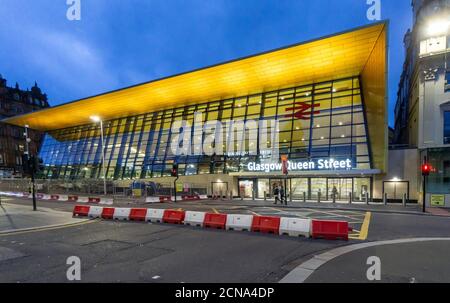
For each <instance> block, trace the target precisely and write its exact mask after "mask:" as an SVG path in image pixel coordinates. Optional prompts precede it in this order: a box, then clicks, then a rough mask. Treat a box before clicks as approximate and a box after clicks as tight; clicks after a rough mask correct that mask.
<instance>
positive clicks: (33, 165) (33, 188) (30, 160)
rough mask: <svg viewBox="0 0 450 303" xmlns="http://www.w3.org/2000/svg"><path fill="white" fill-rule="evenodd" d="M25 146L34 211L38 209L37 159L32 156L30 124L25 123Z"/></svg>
mask: <svg viewBox="0 0 450 303" xmlns="http://www.w3.org/2000/svg"><path fill="white" fill-rule="evenodd" d="M24 135H25V146H26V151H25V153H26V154H27V160H28V163H27V165H28V167H30V168H31V194H32V196H33V211H37V206H36V185H35V177H34V173H35V169H36V161H35V158H34V157H31V156H30V144H29V143H30V138H29V137H28V125H25V133H24Z"/></svg>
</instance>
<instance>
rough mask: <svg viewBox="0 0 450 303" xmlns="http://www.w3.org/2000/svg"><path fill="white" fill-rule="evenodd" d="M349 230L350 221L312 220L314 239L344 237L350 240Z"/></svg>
mask: <svg viewBox="0 0 450 303" xmlns="http://www.w3.org/2000/svg"><path fill="white" fill-rule="evenodd" d="M348 230H349V228H348V222H346V221H323V220H312V230H311V235H312V237H313V239H317V238H324V239H326V240H338V239H342V240H346V241H348Z"/></svg>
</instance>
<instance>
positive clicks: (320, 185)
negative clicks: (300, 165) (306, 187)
mask: <svg viewBox="0 0 450 303" xmlns="http://www.w3.org/2000/svg"><path fill="white" fill-rule="evenodd" d="M319 193H320V200H321V201H325V200H326V198H327V179H326V178H311V199H313V200H315V201H317V200H318V197H319Z"/></svg>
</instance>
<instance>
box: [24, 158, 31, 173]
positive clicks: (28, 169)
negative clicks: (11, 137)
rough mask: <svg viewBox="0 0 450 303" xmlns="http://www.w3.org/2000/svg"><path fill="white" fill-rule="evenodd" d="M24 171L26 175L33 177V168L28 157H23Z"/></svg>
mask: <svg viewBox="0 0 450 303" xmlns="http://www.w3.org/2000/svg"><path fill="white" fill-rule="evenodd" d="M22 170H23V173H24V174H26V175H31V171H32V167H31V162H30V160H28V155H22Z"/></svg>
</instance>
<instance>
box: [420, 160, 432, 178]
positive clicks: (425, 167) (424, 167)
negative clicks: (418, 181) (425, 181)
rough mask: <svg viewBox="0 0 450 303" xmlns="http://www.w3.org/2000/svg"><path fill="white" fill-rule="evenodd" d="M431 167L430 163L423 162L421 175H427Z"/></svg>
mask: <svg viewBox="0 0 450 303" xmlns="http://www.w3.org/2000/svg"><path fill="white" fill-rule="evenodd" d="M431 169H432V167H431V165H430V164H428V163H425V164H423V165H422V176H424V177H428V176H429V175H430V172H431Z"/></svg>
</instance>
